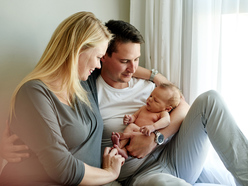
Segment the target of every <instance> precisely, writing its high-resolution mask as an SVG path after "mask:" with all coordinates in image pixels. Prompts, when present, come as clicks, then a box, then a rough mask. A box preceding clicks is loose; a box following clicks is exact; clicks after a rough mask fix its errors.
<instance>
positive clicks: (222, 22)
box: [130, 0, 248, 137]
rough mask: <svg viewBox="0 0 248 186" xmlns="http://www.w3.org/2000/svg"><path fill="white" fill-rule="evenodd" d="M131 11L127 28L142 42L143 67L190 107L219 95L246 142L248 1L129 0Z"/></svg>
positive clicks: (247, 129)
mask: <svg viewBox="0 0 248 186" xmlns="http://www.w3.org/2000/svg"><path fill="white" fill-rule="evenodd" d="M130 6H131V7H130V22H131V24H133V25H134V26H136V27H137V28H138V29H140V31H141V32H142V34H143V36H144V38H145V47H144V49H143V53H142V55H145V67H146V68H149V69H151V68H156V69H158V70H159V71H160V72H161V73H162V74H164V75H165V76H166V77H167V78H168V79H169V80H170V81H171V82H173V83H175V84H176V85H177V86H179V87H180V89H181V90H182V91H183V94H184V96H185V98H186V100H187V101H188V103H190V104H192V102H193V101H194V100H195V98H196V97H197V96H198V95H199V94H201V93H203V92H205V91H207V90H210V89H214V90H217V91H218V92H220V93H221V95H222V96H223V97H224V99H225V101H226V103H227V105H228V107H229V108H230V110H231V111H232V113H233V115H234V117H235V119H236V121H237V123H238V125H239V126H240V128H241V130H242V131H243V132H244V133H245V135H246V136H247V137H248V127H247V122H246V118H245V115H246V111H247V108H246V107H247V105H248V99H247V98H246V95H247V94H248V88H247V86H246V81H247V80H248V71H247V67H248V65H247V63H248V51H247V45H248V34H247V33H248V14H247V13H248V1H247V0H207V1H203V0H187V1H184V0H145V1H144V0H130ZM139 22H141V23H142V24H140V23H139Z"/></svg>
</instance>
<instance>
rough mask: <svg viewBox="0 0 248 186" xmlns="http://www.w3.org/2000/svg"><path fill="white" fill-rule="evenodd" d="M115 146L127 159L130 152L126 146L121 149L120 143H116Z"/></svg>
mask: <svg viewBox="0 0 248 186" xmlns="http://www.w3.org/2000/svg"><path fill="white" fill-rule="evenodd" d="M114 147H115V148H117V150H118V154H120V155H121V156H122V157H123V158H125V159H127V158H128V154H127V150H126V148H123V149H121V148H120V147H119V146H118V145H114Z"/></svg>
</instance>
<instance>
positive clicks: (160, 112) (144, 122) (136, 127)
mask: <svg viewBox="0 0 248 186" xmlns="http://www.w3.org/2000/svg"><path fill="white" fill-rule="evenodd" d="M181 95H182V94H181V92H180V90H179V89H178V88H177V87H176V86H175V85H173V84H165V83H163V84H160V86H158V87H156V88H155V89H154V90H153V91H152V93H151V95H150V96H149V98H147V101H146V105H144V106H142V107H141V108H140V109H139V110H138V111H136V112H135V113H134V114H133V115H125V116H124V118H123V123H124V124H125V125H128V126H127V127H126V129H125V130H124V133H128V132H139V131H140V132H142V133H143V134H144V135H148V136H150V134H151V133H152V132H154V131H155V130H159V129H161V128H165V127H167V126H168V125H169V124H170V115H169V112H170V111H171V110H172V109H174V108H175V107H177V106H178V105H179V103H180V99H181ZM120 138H121V133H118V132H113V133H112V137H111V139H112V142H113V144H116V145H118V146H119V148H120V151H119V154H121V155H122V156H123V157H125V158H127V157H128V154H127V150H126V148H125V145H126V144H127V143H128V141H129V139H124V140H120Z"/></svg>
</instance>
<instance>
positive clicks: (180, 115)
mask: <svg viewBox="0 0 248 186" xmlns="http://www.w3.org/2000/svg"><path fill="white" fill-rule="evenodd" d="M188 110H189V105H188V103H187V102H186V101H185V100H184V99H183V98H182V99H181V102H180V104H179V105H178V107H176V108H175V109H174V110H173V111H172V112H171V114H170V120H171V121H170V125H169V126H168V127H166V128H163V129H161V130H159V132H161V133H162V134H163V135H164V138H165V139H167V138H168V137H170V136H171V135H174V134H175V133H176V132H177V131H178V130H179V128H180V126H181V124H182V122H183V120H184V118H185V116H186V115H187V113H188Z"/></svg>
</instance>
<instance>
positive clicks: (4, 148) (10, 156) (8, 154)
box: [0, 124, 29, 163]
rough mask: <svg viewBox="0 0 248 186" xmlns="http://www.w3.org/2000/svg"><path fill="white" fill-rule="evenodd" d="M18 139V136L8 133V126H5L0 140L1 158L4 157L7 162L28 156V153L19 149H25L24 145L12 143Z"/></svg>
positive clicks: (17, 160) (18, 160)
mask: <svg viewBox="0 0 248 186" xmlns="http://www.w3.org/2000/svg"><path fill="white" fill-rule="evenodd" d="M17 139H18V136H17V135H15V134H13V135H10V134H9V127H8V124H6V127H5V129H4V131H3V135H2V137H1V141H0V155H1V157H2V158H4V159H6V160H7V161H8V162H12V163H14V162H20V161H21V160H22V158H27V157H29V154H28V153H23V152H21V151H23V150H27V149H28V147H27V146H26V145H14V142H15V141H16V140H17Z"/></svg>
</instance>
